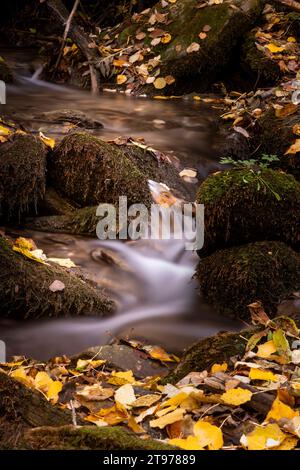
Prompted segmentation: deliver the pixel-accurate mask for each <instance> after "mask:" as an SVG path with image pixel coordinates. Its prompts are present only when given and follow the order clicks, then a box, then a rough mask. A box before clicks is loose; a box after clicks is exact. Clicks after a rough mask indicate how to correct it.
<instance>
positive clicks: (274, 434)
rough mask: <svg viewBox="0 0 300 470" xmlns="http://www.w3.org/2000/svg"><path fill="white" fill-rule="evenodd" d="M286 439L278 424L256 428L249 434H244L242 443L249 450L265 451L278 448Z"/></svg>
mask: <svg viewBox="0 0 300 470" xmlns="http://www.w3.org/2000/svg"><path fill="white" fill-rule="evenodd" d="M285 438H286V434H284V433H283V432H282V431H281V429H280V428H279V426H278V424H276V423H274V424H268V425H267V426H265V427H262V426H256V427H255V428H254V430H253V431H252V432H250V433H249V434H246V435H245V434H243V435H242V437H241V439H240V443H241V444H242V446H243V447H244V448H246V449H248V450H265V449H272V448H274V447H278V446H279V445H280V444H281V443H282V442H283V441H284V440H285Z"/></svg>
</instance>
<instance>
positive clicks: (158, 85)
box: [153, 77, 167, 90]
mask: <svg viewBox="0 0 300 470" xmlns="http://www.w3.org/2000/svg"><path fill="white" fill-rule="evenodd" d="M153 85H154V87H155V88H156V89H157V90H162V89H163V88H165V86H166V85H167V82H166V80H165V79H164V78H163V77H158V78H156V79H155V81H154V82H153Z"/></svg>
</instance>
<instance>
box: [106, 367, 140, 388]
mask: <svg viewBox="0 0 300 470" xmlns="http://www.w3.org/2000/svg"><path fill="white" fill-rule="evenodd" d="M134 382H135V379H134V377H133V373H132V371H131V370H128V371H126V372H115V371H112V373H111V376H110V378H109V379H108V383H110V384H113V385H124V384H133V383H134Z"/></svg>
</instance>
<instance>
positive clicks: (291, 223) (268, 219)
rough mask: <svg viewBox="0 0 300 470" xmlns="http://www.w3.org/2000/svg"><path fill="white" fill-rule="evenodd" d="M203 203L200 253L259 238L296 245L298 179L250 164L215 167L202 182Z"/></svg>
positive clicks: (299, 239)
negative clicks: (224, 168)
mask: <svg viewBox="0 0 300 470" xmlns="http://www.w3.org/2000/svg"><path fill="white" fill-rule="evenodd" d="M197 202H198V203H199V204H204V206H205V237H204V247H203V248H202V249H201V250H200V251H199V256H206V255H207V254H210V253H212V252H213V251H215V250H217V249H220V248H225V247H229V246H234V245H240V244H243V243H248V242H251V241H258V240H280V241H284V242H285V243H287V244H289V245H291V246H293V247H296V248H297V247H299V244H300V229H299V219H300V184H299V183H298V182H297V181H296V180H295V178H294V177H293V176H292V175H289V174H286V173H283V172H280V171H274V170H271V169H264V170H261V172H260V173H259V174H257V173H256V172H255V171H253V172H252V171H249V170H248V169H241V170H238V169H234V170H228V171H223V172H217V173H215V174H213V175H211V176H209V177H208V178H207V179H206V180H205V181H204V182H203V183H202V184H201V185H200V188H199V190H198V194H197Z"/></svg>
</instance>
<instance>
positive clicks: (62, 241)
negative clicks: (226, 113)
mask: <svg viewBox="0 0 300 470" xmlns="http://www.w3.org/2000/svg"><path fill="white" fill-rule="evenodd" d="M0 53H1V54H3V55H4V56H5V57H6V58H7V59H8V61H9V62H10V65H11V66H12V67H13V68H14V70H15V73H16V74H17V81H16V83H15V84H14V85H11V86H9V87H8V90H7V105H5V106H3V105H2V106H1V111H3V112H4V113H9V114H14V115H15V116H17V117H18V118H21V119H22V120H23V121H24V122H25V123H26V126H27V127H28V128H29V129H30V130H31V131H33V132H39V131H42V132H44V133H45V135H47V136H51V137H54V138H55V139H56V140H60V139H61V138H62V137H63V135H64V134H65V132H66V129H64V126H56V125H53V124H49V122H41V121H36V120H32V119H31V117H32V116H34V115H35V114H37V113H39V112H46V111H53V110H58V109H75V110H78V111H83V112H85V113H86V114H88V115H89V116H90V117H92V118H93V119H95V120H99V121H100V122H101V123H103V126H104V127H103V129H100V130H97V131H94V132H95V134H96V135H97V136H99V137H100V138H102V139H104V140H111V139H115V138H116V137H118V136H120V135H122V136H124V135H126V136H131V137H134V138H141V137H143V138H144V139H145V140H146V141H147V143H148V144H150V145H151V146H152V147H154V148H155V149H158V150H160V151H163V152H168V154H170V155H173V157H174V159H175V160H176V161H178V162H180V164H181V167H189V168H195V169H196V170H197V172H198V180H199V181H201V180H202V179H203V178H205V177H206V176H207V175H208V174H209V172H211V171H213V170H215V169H218V168H219V166H218V163H217V155H216V152H215V148H216V146H217V142H218V134H217V125H216V122H217V120H216V116H217V110H216V109H214V108H213V107H212V105H211V104H209V103H203V102H198V101H195V100H193V98H192V97H187V99H182V100H170V101H165V100H150V99H146V98H132V97H128V96H125V95H121V94H116V93H109V92H104V93H103V94H101V95H99V96H97V97H95V96H92V95H91V94H89V93H88V92H85V91H82V90H78V89H75V88H72V87H67V86H59V85H54V84H50V83H46V82H43V81H41V80H39V78H38V76H39V73H38V72H37V70H38V71H39V68H38V63H36V61H35V59H34V58H33V57H32V55H31V54H30V53H28V54H27V53H24V51H21V52H15V51H14V52H13V54H12V55H10V54H7V53H6V54H5V51H4V52H3V53H2V51H0ZM1 54H0V55H1ZM190 184H192V183H190ZM192 189H193V192H194V193H195V191H196V189H197V184H195V183H194V184H193V188H192ZM16 235H20V233H16ZM22 236H26V237H30V238H32V239H34V241H35V242H36V244H37V246H38V248H41V249H43V250H44V252H45V254H46V255H47V256H48V257H59V258H71V259H72V260H73V261H74V263H75V264H76V265H77V266H79V267H80V268H82V270H83V272H84V273H85V274H86V275H87V276H88V277H90V278H91V279H93V280H94V281H96V282H97V283H98V284H99V285H101V286H103V287H104V289H105V290H106V291H107V292H108V293H109V294H110V295H111V297H112V298H113V299H114V300H115V301H116V304H117V312H116V313H115V314H114V315H113V316H112V317H109V318H105V319H101V318H85V317H82V318H68V319H50V320H39V321H26V322H22V323H19V322H16V321H11V320H1V322H0V339H2V340H4V341H5V343H6V347H7V356H8V357H11V356H12V355H26V356H31V357H34V358H36V359H40V360H44V359H48V358H49V357H53V356H56V355H61V354H67V355H71V354H75V353H78V352H80V351H82V350H83V349H85V348H87V347H90V346H96V345H99V344H107V343H111V342H112V341H114V340H115V338H116V337H126V338H135V339H142V340H144V341H146V342H148V343H152V344H159V345H161V346H163V347H165V348H166V349H167V350H168V351H171V352H180V351H182V350H183V349H184V348H186V347H188V346H189V345H191V344H192V343H193V342H195V341H196V340H198V339H199V338H202V337H205V336H208V335H212V334H215V333H216V332H218V331H221V330H232V331H237V330H238V329H240V328H241V326H242V324H241V323H240V322H237V321H231V320H229V319H226V318H224V317H220V316H219V315H217V313H216V312H215V311H214V310H213V308H212V307H210V306H208V305H207V304H206V303H205V302H204V300H203V299H202V298H201V296H200V294H199V291H198V288H197V283H196V282H195V281H194V280H193V279H192V277H193V273H194V271H195V267H196V264H197V262H198V259H199V258H198V256H197V255H196V254H195V253H193V252H191V251H186V250H185V247H184V242H183V241H180V240H139V241H135V242H133V241H129V242H126V243H124V242H120V241H100V240H98V239H89V238H84V237H76V236H71V235H66V234H50V233H41V232H31V231H28V232H22ZM103 254H106V255H107V254H109V256H108V257H107V256H103ZM108 259H109V260H110V261H108Z"/></svg>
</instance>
